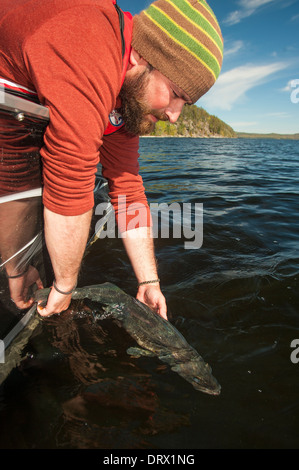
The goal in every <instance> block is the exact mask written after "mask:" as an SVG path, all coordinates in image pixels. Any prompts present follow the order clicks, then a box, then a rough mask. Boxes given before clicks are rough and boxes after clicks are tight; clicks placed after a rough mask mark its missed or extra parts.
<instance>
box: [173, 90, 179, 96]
mask: <svg viewBox="0 0 299 470" xmlns="http://www.w3.org/2000/svg"><path fill="white" fill-rule="evenodd" d="M172 93H173V96H174V97H175V98H179V95H178V94H177V93H176V92H175V91H174V89H172Z"/></svg>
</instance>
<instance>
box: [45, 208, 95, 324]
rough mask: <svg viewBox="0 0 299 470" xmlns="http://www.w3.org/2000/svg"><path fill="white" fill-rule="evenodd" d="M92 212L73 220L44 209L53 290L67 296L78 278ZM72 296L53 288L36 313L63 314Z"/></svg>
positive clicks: (46, 314)
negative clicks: (53, 282)
mask: <svg viewBox="0 0 299 470" xmlns="http://www.w3.org/2000/svg"><path fill="white" fill-rule="evenodd" d="M91 215H92V210H90V211H88V212H86V213H84V214H81V215H77V216H63V215H60V214H56V213H55V212H52V211H50V210H49V209H47V208H46V207H45V208H44V221H45V239H46V243H47V248H48V252H49V255H50V258H51V262H52V266H53V270H54V275H55V279H56V284H57V287H58V288H59V289H60V290H61V291H63V292H70V291H71V290H72V289H73V288H74V286H75V284H76V282H77V278H78V272H79V269H80V264H81V261H82V258H83V254H84V250H85V247H86V243H87V239H88V233H89V227H90V220H91ZM71 298H72V294H69V295H65V294H60V293H59V292H58V291H57V290H56V289H55V288H54V287H53V288H52V290H51V292H50V295H49V297H48V302H47V305H46V307H42V306H41V305H39V306H38V307H37V311H38V313H39V314H40V315H41V316H43V317H48V316H50V315H53V314H54V313H61V312H63V311H64V310H67V309H68V307H69V305H70V302H71Z"/></svg>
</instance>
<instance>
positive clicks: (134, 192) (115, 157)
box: [0, 0, 149, 225]
mask: <svg viewBox="0 0 299 470" xmlns="http://www.w3.org/2000/svg"><path fill="white" fill-rule="evenodd" d="M121 71H122V50H121V35H120V26H119V18H118V15H117V12H116V10H115V7H114V5H113V4H112V1H111V0H59V1H57V0H1V1H0V76H1V77H2V78H5V79H8V80H11V81H13V82H16V83H19V84H21V85H23V86H25V87H27V88H29V89H33V90H36V92H37V94H38V98H39V101H40V102H41V104H43V105H44V106H47V107H48V108H49V112H50V122H49V125H48V126H47V129H46V131H45V135H44V146H43V148H42V149H41V152H40V153H41V156H42V160H43V184H44V189H43V202H44V204H45V206H46V207H47V208H48V209H50V210H51V211H53V212H56V213H59V214H62V215H79V214H83V213H84V212H87V211H88V210H89V209H91V208H92V207H93V203H94V201H93V189H94V179H95V171H96V167H97V164H98V162H99V159H100V161H101V164H102V166H103V174H104V176H105V177H106V178H107V179H108V181H109V186H110V196H111V200H112V203H113V205H114V207H115V209H116V215H117V205H116V203H117V200H118V197H119V196H120V195H126V198H127V203H128V204H130V203H142V204H144V205H147V201H146V197H145V194H144V187H143V183H142V179H141V177H140V176H139V165H138V157H139V154H138V147H139V139H138V138H137V137H133V136H131V135H130V134H128V133H127V132H126V131H125V129H124V128H122V129H121V130H119V131H117V132H116V133H114V134H112V135H110V136H103V134H104V131H105V129H106V127H107V124H108V116H109V113H110V112H111V111H112V110H113V109H114V107H115V105H116V100H117V97H118V94H119V91H120V88H121ZM148 224H149V218H148V221H147V223H146V225H148Z"/></svg>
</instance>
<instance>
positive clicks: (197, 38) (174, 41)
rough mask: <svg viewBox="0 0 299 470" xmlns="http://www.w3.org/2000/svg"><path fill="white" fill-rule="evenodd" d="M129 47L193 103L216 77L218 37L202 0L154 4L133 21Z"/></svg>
mask: <svg viewBox="0 0 299 470" xmlns="http://www.w3.org/2000/svg"><path fill="white" fill-rule="evenodd" d="M132 46H133V47H134V49H136V51H137V52H138V53H139V54H140V55H141V56H142V57H143V58H144V59H145V60H146V61H147V62H148V63H149V64H151V65H152V66H153V67H154V68H155V69H157V70H158V71H159V72H161V73H162V74H163V75H165V76H166V77H167V78H168V79H169V80H171V81H172V82H174V83H175V84H176V85H177V86H179V87H180V88H181V89H182V90H183V91H184V92H185V93H187V94H188V95H189V96H190V98H191V100H192V102H193V103H195V102H196V101H197V100H198V99H199V98H200V97H201V96H203V95H204V94H205V93H206V92H207V91H208V90H209V89H210V88H211V87H212V86H213V85H214V83H215V82H216V80H217V78H218V76H219V74H220V70H221V66H222V58H223V39H222V34H221V30H220V27H219V24H218V21H217V19H216V17H215V15H214V13H213V11H212V9H211V8H210V7H209V5H208V4H207V2H206V1H205V0H156V1H155V2H153V3H152V4H151V5H150V6H149V7H148V8H147V9H146V10H143V11H142V12H141V13H140V14H138V15H136V16H135V17H134V26H133V39H132Z"/></svg>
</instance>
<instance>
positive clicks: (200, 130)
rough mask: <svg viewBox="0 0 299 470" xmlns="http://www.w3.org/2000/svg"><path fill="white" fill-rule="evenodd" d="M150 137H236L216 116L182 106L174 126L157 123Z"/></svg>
mask: <svg viewBox="0 0 299 470" xmlns="http://www.w3.org/2000/svg"><path fill="white" fill-rule="evenodd" d="M151 135H152V136H156V137H159V136H167V137H237V134H236V133H235V131H234V130H233V129H232V128H231V127H230V126H229V125H227V124H225V122H223V121H221V119H219V118H217V117H216V116H212V115H210V114H209V113H207V111H205V110H204V109H203V108H199V107H198V106H196V105H192V106H184V108H183V111H182V113H181V115H180V117H179V119H178V121H177V122H176V123H175V124H170V122H168V121H166V122H165V121H159V122H157V124H156V128H155V131H154V132H153V133H152V134H151Z"/></svg>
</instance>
